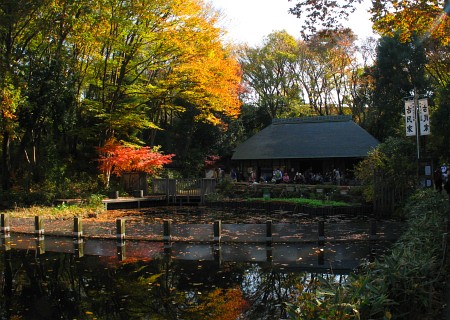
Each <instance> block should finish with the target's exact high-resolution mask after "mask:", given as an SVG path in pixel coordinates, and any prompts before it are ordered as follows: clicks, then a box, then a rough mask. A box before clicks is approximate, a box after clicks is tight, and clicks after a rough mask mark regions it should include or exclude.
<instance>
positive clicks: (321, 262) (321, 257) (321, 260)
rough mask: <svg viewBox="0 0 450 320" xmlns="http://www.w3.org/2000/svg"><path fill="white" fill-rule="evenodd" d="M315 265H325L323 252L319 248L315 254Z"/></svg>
mask: <svg viewBox="0 0 450 320" xmlns="http://www.w3.org/2000/svg"><path fill="white" fill-rule="evenodd" d="M317 264H318V265H319V266H323V265H324V264H325V250H323V248H320V249H319V250H318V252H317Z"/></svg>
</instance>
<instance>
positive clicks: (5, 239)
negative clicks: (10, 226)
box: [0, 232, 11, 251]
mask: <svg viewBox="0 0 450 320" xmlns="http://www.w3.org/2000/svg"><path fill="white" fill-rule="evenodd" d="M0 243H1V245H2V247H3V250H5V251H9V250H11V237H10V234H9V232H8V233H5V234H3V233H2V234H1V235H0Z"/></svg>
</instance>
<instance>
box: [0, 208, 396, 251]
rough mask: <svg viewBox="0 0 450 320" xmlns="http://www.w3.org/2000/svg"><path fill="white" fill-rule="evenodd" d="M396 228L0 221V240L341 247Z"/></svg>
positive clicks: (326, 223) (383, 224) (320, 223)
mask: <svg viewBox="0 0 450 320" xmlns="http://www.w3.org/2000/svg"><path fill="white" fill-rule="evenodd" d="M401 231H402V224H401V223H399V222H395V221H379V220H375V219H369V220H355V221H352V220H347V221H340V222H339V221H336V220H334V219H330V220H326V219H322V218H320V219H316V220H309V221H301V222H299V223H282V222H278V223H273V221H272V220H266V221H265V223H253V224H244V223H222V221H221V220H215V221H214V222H213V223H203V224H187V223H178V224H177V223H174V222H173V221H172V220H170V219H165V220H163V221H161V223H145V220H141V219H126V218H120V219H116V220H115V221H96V222H94V221H89V220H87V221H83V220H82V219H81V218H78V217H75V218H74V219H73V221H72V220H70V219H66V220H44V219H43V218H42V217H39V216H36V217H35V219H34V223H33V219H30V218H13V219H11V218H10V217H9V215H7V214H2V215H1V234H2V237H7V236H8V235H9V234H10V233H11V232H19V233H31V234H35V235H37V236H44V235H51V236H65V237H75V238H83V237H87V238H90V237H91V238H117V239H119V240H122V239H130V240H147V241H165V242H210V243H220V242H230V243H238V242H240V243H245V242H247V243H272V242H273V243H294V242H299V243H301V242H318V243H319V244H321V243H323V242H340V241H341V242H342V241H366V240H389V241H393V240H396V239H397V238H398V237H399V235H400V234H401Z"/></svg>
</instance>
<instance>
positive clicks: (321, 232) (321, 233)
mask: <svg viewBox="0 0 450 320" xmlns="http://www.w3.org/2000/svg"><path fill="white" fill-rule="evenodd" d="M318 227H319V234H318V235H319V245H324V244H325V221H324V220H322V219H321V220H319V222H318Z"/></svg>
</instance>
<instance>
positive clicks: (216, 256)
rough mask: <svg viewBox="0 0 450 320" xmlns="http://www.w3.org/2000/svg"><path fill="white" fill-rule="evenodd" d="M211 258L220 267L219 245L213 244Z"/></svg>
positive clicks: (220, 250)
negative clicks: (212, 257)
mask: <svg viewBox="0 0 450 320" xmlns="http://www.w3.org/2000/svg"><path fill="white" fill-rule="evenodd" d="M213 256H214V261H215V262H217V265H218V266H219V267H220V266H221V265H222V247H221V246H220V244H215V245H214V246H213Z"/></svg>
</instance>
